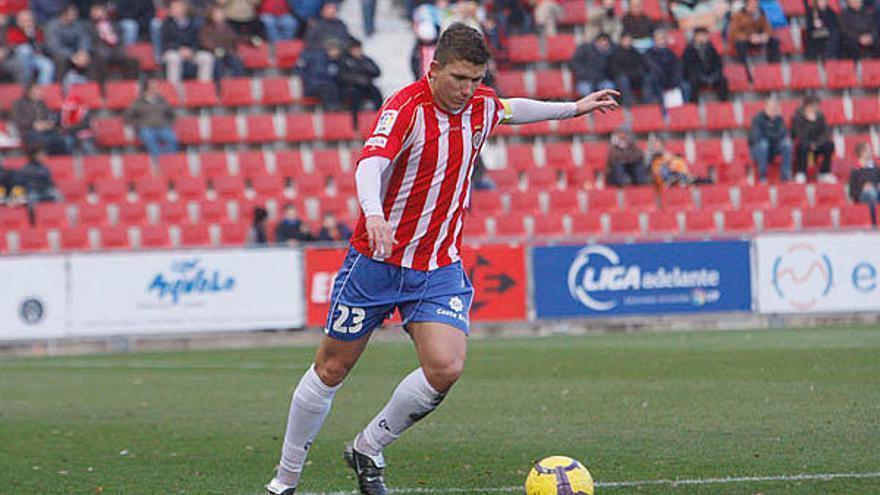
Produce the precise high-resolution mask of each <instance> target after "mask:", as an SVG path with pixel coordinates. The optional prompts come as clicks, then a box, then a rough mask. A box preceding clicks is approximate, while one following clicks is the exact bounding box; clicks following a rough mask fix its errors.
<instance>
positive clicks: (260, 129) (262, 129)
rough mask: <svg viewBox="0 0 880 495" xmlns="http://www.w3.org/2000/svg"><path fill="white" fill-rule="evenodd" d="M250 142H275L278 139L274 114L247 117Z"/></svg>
mask: <svg viewBox="0 0 880 495" xmlns="http://www.w3.org/2000/svg"><path fill="white" fill-rule="evenodd" d="M245 125H246V127H247V139H246V141H247V142H248V144H264V143H273V142H275V141H277V140H278V135H277V134H276V133H275V121H274V119H273V116H272V115H248V116H247V117H245Z"/></svg>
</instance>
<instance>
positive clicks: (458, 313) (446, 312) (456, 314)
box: [437, 296, 468, 322]
mask: <svg viewBox="0 0 880 495" xmlns="http://www.w3.org/2000/svg"><path fill="white" fill-rule="evenodd" d="M463 311H464V301H462V299H461V298H460V297H458V296H452V297H450V298H449V309H446V308H437V314H438V315H440V316H446V317H447V318H455V319H457V320H460V321H463V322H467V321H468V318H467V315H465V314H463V313H462V312H463Z"/></svg>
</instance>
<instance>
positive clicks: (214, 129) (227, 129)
mask: <svg viewBox="0 0 880 495" xmlns="http://www.w3.org/2000/svg"><path fill="white" fill-rule="evenodd" d="M209 136H210V140H211V143H213V144H235V143H238V142H240V141H241V137H240V136H239V135H238V124H237V123H236V121H235V116H234V115H214V116H212V117H211V132H210V133H209Z"/></svg>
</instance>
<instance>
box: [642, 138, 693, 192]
mask: <svg viewBox="0 0 880 495" xmlns="http://www.w3.org/2000/svg"><path fill="white" fill-rule="evenodd" d="M647 155H648V162H649V163H650V167H651V177H652V178H653V179H654V185H655V186H657V189H660V190H663V189H665V188H667V187H670V186H681V187H685V186H690V185H691V184H694V183H696V182H697V178H696V177H694V176H693V175H691V173H690V168H689V167H688V163H687V160H685V159H684V157H682V156H680V155H677V154H675V153H673V152H671V151H669V150H667V149H666V144H665V143H664V142H663V139H661V138H660V137H658V136H655V135H651V137H649V138H648V148H647Z"/></svg>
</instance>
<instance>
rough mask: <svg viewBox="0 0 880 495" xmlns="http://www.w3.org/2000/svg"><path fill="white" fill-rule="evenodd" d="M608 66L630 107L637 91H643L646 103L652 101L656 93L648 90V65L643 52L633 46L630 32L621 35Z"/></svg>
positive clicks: (621, 94) (624, 100)
mask: <svg viewBox="0 0 880 495" xmlns="http://www.w3.org/2000/svg"><path fill="white" fill-rule="evenodd" d="M608 66H609V67H608V68H609V70H610V72H611V77H612V79H613V80H614V84H615V85H616V86H617V90H618V91H620V96H621V98H622V99H623V104H624V105H626V106H628V107H629V106H631V105H632V104H633V103H635V92H636V91H641V92H642V98H643V100H644V101H645V102H646V103H647V102H650V101H652V99H653V96H654V95H652V94H651V92H650V91H647V88H650V87H651V86H650V81H649V77H650V76H649V75H648V66H647V64H645V60H644V58H643V57H642V54H641V53H639V52H638V50H636V49H635V48H634V47H633V45H632V36H630V35H629V33H627V32H624V33H623V34H622V35H621V36H620V44H619V45H617V46H616V47H614V50H612V52H611V57H610V58H609V60H608Z"/></svg>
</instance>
